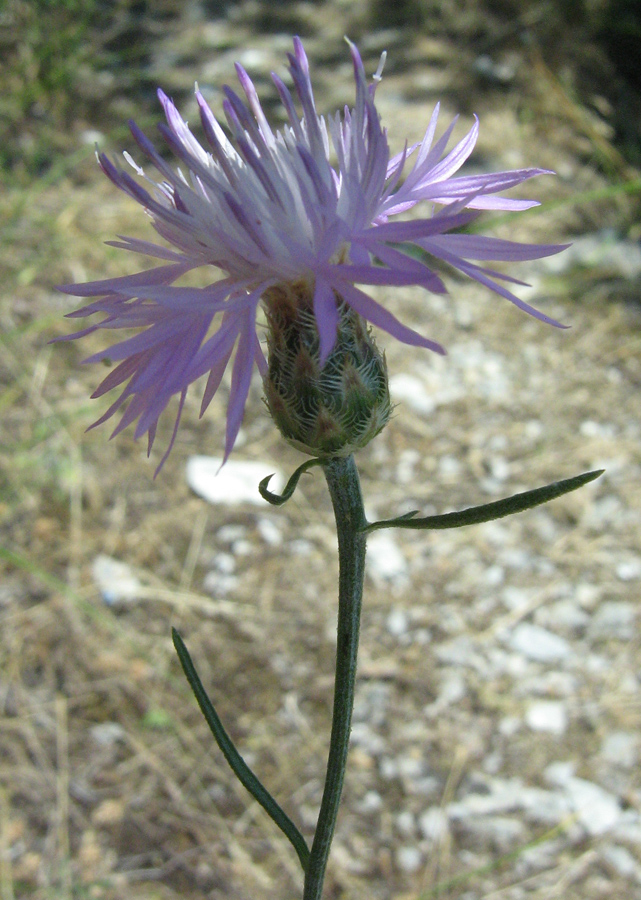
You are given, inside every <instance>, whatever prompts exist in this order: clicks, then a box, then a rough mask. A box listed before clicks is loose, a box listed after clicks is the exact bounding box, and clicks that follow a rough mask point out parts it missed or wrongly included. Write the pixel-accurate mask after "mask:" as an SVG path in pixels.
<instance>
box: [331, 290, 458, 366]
mask: <svg viewBox="0 0 641 900" xmlns="http://www.w3.org/2000/svg"><path fill="white" fill-rule="evenodd" d="M333 287H334V290H335V291H336V292H337V293H338V294H339V295H340V296H341V297H342V298H343V300H345V302H346V303H349V305H350V306H351V307H352V309H353V310H355V311H356V312H357V313H358V314H359V315H360V316H362V317H363V318H364V319H366V320H367V321H368V322H371V323H372V325H376V327H377V328H381V329H382V330H383V331H387V333H388V334H391V335H392V337H395V338H396V339H397V340H399V341H402V343H404V344H410V345H411V346H413V347H425V348H426V349H427V350H433V351H434V352H435V353H440V354H441V355H443V356H444V355H445V350H444V349H443V347H441V345H440V344H437V343H436V342H435V341H430V340H428V339H427V338H424V337H423V336H422V335H420V334H418V333H417V332H416V331H414V330H413V329H412V328H408V327H407V325H403V324H402V322H399V320H398V319H397V318H396V317H395V316H393V315H392V313H391V312H390V311H389V310H387V309H385V308H384V307H383V306H381V305H380V303H377V302H376V301H375V300H372V298H371V297H368V296H367V294H364V293H363V291H359V289H358V288H355V287H354V286H353V285H351V284H348V282H346V281H342V280H341V281H338V280H337V281H336V282H335V284H334V285H333Z"/></svg>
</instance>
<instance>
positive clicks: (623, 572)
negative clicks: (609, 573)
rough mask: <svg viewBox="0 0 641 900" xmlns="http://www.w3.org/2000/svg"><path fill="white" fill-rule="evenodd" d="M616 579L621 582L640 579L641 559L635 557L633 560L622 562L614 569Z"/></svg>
mask: <svg viewBox="0 0 641 900" xmlns="http://www.w3.org/2000/svg"><path fill="white" fill-rule="evenodd" d="M615 571H616V573H617V578H619V579H620V580H621V581H634V580H636V579H637V578H641V559H639V557H637V556H635V557H634V558H633V559H627V560H624V562H620V563H619V565H618V566H617V567H616V570H615Z"/></svg>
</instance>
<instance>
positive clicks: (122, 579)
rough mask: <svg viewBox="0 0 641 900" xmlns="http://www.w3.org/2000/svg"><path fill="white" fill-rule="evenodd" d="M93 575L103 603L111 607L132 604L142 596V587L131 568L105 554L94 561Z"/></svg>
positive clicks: (101, 554)
mask: <svg viewBox="0 0 641 900" xmlns="http://www.w3.org/2000/svg"><path fill="white" fill-rule="evenodd" d="M91 574H92V575H93V578H94V581H95V582H96V584H97V585H98V590H99V591H100V594H101V596H102V599H103V601H104V602H105V603H106V604H107V605H109V606H111V605H112V604H114V603H131V602H132V600H135V599H136V598H137V597H138V595H139V594H140V590H141V587H142V585H141V584H140V581H139V579H138V578H137V576H136V575H135V573H134V572H133V570H132V569H131V567H130V566H128V565H127V563H124V562H121V561H120V560H118V559H113V558H112V557H111V556H107V555H106V554H104V553H100V554H99V555H98V556H97V557H96V558H95V559H94V561H93V566H92V568H91Z"/></svg>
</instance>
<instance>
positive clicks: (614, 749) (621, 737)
mask: <svg viewBox="0 0 641 900" xmlns="http://www.w3.org/2000/svg"><path fill="white" fill-rule="evenodd" d="M638 747H639V739H638V737H637V735H636V734H631V733H630V732H629V731H613V732H612V733H611V734H609V735H608V736H607V737H606V739H605V740H604V741H603V746H602V747H601V756H602V758H603V759H604V761H605V762H607V763H609V764H610V765H613V766H620V767H621V768H622V769H632V768H634V766H635V765H636V764H637V760H638V756H639V754H638Z"/></svg>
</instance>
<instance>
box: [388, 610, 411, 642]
mask: <svg viewBox="0 0 641 900" xmlns="http://www.w3.org/2000/svg"><path fill="white" fill-rule="evenodd" d="M385 624H386V626H387V630H388V631H389V633H390V634H391V635H392V636H393V637H401V636H402V635H404V634H406V632H407V628H408V625H409V620H408V618H407V613H406V612H405V610H404V609H401V608H400V607H398V606H397V607H395V608H394V609H393V610H392V611H391V612H390V614H389V615H388V617H387V622H386V623H385Z"/></svg>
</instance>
